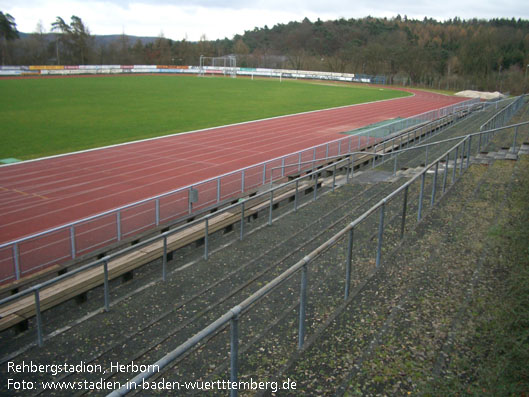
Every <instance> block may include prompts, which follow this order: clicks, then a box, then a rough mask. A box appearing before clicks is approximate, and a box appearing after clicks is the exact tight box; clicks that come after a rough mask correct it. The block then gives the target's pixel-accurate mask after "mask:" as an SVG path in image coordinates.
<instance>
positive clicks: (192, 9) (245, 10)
mask: <svg viewBox="0 0 529 397" xmlns="http://www.w3.org/2000/svg"><path fill="white" fill-rule="evenodd" d="M0 11H2V12H4V13H9V14H11V15H12V16H13V17H14V18H15V22H16V23H17V28H18V30H19V31H21V32H25V33H31V32H34V31H35V30H36V26H37V24H38V22H39V21H41V22H42V25H43V26H44V28H45V30H46V31H49V30H50V25H51V23H52V22H53V21H54V20H55V19H56V17H57V16H61V17H62V18H63V19H64V20H65V21H66V22H67V23H69V22H70V17H71V16H72V15H77V16H78V17H80V18H81V19H82V20H83V21H84V22H85V24H86V25H87V26H88V28H89V29H90V32H91V33H92V34H121V33H123V32H124V33H126V34H129V35H136V36H159V35H160V34H163V35H164V36H165V37H167V38H171V39H173V40H181V39H183V38H184V37H187V39H188V40H199V38H200V36H201V35H203V34H205V35H206V37H207V38H208V39H211V40H214V39H222V38H224V37H228V38H232V37H233V35H235V34H237V33H240V34H243V33H244V31H245V30H253V28H255V27H264V26H265V25H268V27H272V26H274V25H275V24H277V23H287V22H290V21H301V20H302V19H303V18H305V17H308V18H309V19H310V20H311V21H315V20H316V19H318V18H320V19H322V20H324V21H325V20H329V19H337V18H341V17H343V18H346V19H349V18H362V17H365V16H368V15H371V16H374V17H388V18H391V17H394V16H396V15H397V14H400V15H402V16H404V15H407V16H408V18H415V19H423V18H424V17H425V16H426V17H428V18H434V19H437V20H446V19H449V18H453V17H455V16H458V17H460V18H462V19H470V18H485V19H490V18H497V17H498V18H499V17H505V18H512V17H514V18H516V19H518V18H522V19H529V6H528V5H527V0H502V1H499V0H459V1H458V0H443V1H440V0H377V1H373V0H293V1H292V0H282V1H281V0H223V1H214V0H197V1H191V0H181V1H170V0H106V1H104V0H100V1H97V0H0Z"/></svg>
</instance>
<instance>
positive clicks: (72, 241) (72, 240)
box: [70, 226, 75, 259]
mask: <svg viewBox="0 0 529 397" xmlns="http://www.w3.org/2000/svg"><path fill="white" fill-rule="evenodd" d="M70 248H71V255H72V259H75V226H70Z"/></svg>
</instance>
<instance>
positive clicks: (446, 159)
mask: <svg viewBox="0 0 529 397" xmlns="http://www.w3.org/2000/svg"><path fill="white" fill-rule="evenodd" d="M449 161H450V154H447V155H446V158H445V171H444V174H443V193H444V192H445V191H446V179H447V176H448V162H449Z"/></svg>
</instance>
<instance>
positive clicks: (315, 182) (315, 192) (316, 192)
mask: <svg viewBox="0 0 529 397" xmlns="http://www.w3.org/2000/svg"><path fill="white" fill-rule="evenodd" d="M318 174H319V172H317V173H316V179H315V180H314V201H316V198H317V197H318Z"/></svg>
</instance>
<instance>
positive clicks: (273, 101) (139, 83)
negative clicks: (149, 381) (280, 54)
mask: <svg viewBox="0 0 529 397" xmlns="http://www.w3.org/2000/svg"><path fill="white" fill-rule="evenodd" d="M0 92H1V93H2V95H0V126H1V130H0V159H3V158H8V157H14V158H18V159H30V158H38V157H43V156H49V155H53V154H58V153H67V152H72V151H77V150H83V149H88V148H94V147H100V146H106V145H111V144H116V143H122V142H128V141H133V140H138V139H144V138H150V137H156V136H162V135H167V134H174V133H178V132H184V131H191V130H196V129H202V128H207V127H214V126H220V125H225V124H232V123H237V122H242V121H249V120H257V119H262V118H266V117H272V116H279V115H285V114H292V113H298V112H304V111H309V110H316V109H324V108H330V107H336V106H341V105H350V104H356V103H362V102H369V101H377V100H382V99H390V98H396V97H401V96H406V95H408V94H407V93H404V92H402V91H393V90H387V89H384V90H381V89H379V88H374V87H358V86H353V85H351V86H348V85H340V86H335V85H328V86H327V85H321V84H311V83H309V82H302V81H288V80H283V81H282V82H281V83H280V82H279V81H278V80H250V79H242V78H238V79H231V78H220V77H219V78H197V77H195V76H107V77H98V78H86V77H75V78H63V79H61V78H59V79H19V80H0Z"/></svg>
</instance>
